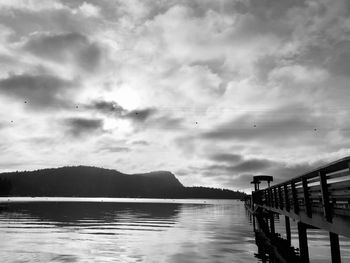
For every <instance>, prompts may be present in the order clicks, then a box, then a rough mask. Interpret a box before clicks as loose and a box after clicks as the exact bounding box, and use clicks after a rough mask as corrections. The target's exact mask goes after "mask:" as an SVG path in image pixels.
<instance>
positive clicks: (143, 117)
mask: <svg viewBox="0 0 350 263" xmlns="http://www.w3.org/2000/svg"><path fill="white" fill-rule="evenodd" d="M83 107H84V108H85V109H88V110H94V111H96V112H100V113H103V114H105V115H109V116H114V117H116V118H121V119H126V120H130V121H132V122H133V123H134V124H135V125H136V127H138V128H146V127H147V128H158V129H165V130H166V129H169V130H176V129H181V128H183V127H182V122H183V119H181V118H176V117H172V116H168V115H162V114H161V113H160V112H159V111H158V110H157V109H155V108H143V109H135V110H127V109H124V108H123V107H122V106H120V105H119V104H118V103H117V102H114V101H105V100H96V101H92V102H91V103H89V104H86V105H84V106H83Z"/></svg>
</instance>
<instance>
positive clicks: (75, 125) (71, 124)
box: [64, 118, 103, 137]
mask: <svg viewBox="0 0 350 263" xmlns="http://www.w3.org/2000/svg"><path fill="white" fill-rule="evenodd" d="M64 125H65V126H66V127H67V129H68V132H69V133H70V134H71V135H72V136H74V137H80V136H82V135H90V134H93V133H100V132H102V131H103V120H102V119H88V118H67V119H65V120H64Z"/></svg>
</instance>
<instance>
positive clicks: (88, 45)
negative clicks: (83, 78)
mask: <svg viewBox="0 0 350 263" xmlns="http://www.w3.org/2000/svg"><path fill="white" fill-rule="evenodd" d="M23 48H24V49H25V50H27V51H29V52H31V53H33V54H35V55H37V56H40V57H44V58H47V59H51V60H54V61H57V62H63V61H68V62H71V59H73V61H74V62H75V63H77V64H78V65H79V66H80V67H82V68H84V69H85V70H88V71H91V70H94V69H95V68H96V67H97V66H98V64H99V62H100V60H101V55H102V51H101V49H100V48H99V47H98V45H97V44H96V43H92V42H91V41H90V40H89V39H88V38H87V37H86V36H84V35H82V34H80V33H74V32H73V33H65V34H54V35H53V34H36V35H34V36H32V37H31V38H30V39H29V40H28V41H27V42H26V43H25V45H24V47H23Z"/></svg>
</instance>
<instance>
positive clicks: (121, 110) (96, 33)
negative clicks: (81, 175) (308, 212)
mask: <svg viewBox="0 0 350 263" xmlns="http://www.w3.org/2000/svg"><path fill="white" fill-rule="evenodd" d="M349 83H350V2H349V1H347V0H309V1H308V0H305V1H303V0H295V1H288V0H284V1H281V0H236V1H234V0H227V1H226V0H221V1H205V0H198V1H187V0H183V1H181V0H174V1H170V0H155V1H154V0H152V1H151V0H149V1H145V0H140V1H137V0H128V1H122V0H119V1H118V0H115V1H111V0H98V1H97V0H96V1H83V0H82V1H80V0H71V1H68V0H67V1H65V0H62V1H46V0H43V1H39V0H32V1H30V0H11V1H10V0H0V138H1V141H0V171H13V170H31V169H38V168H45V167H58V166H63V165H79V164H82V165H94V166H99V167H106V168H113V169H117V170H119V171H122V172H125V173H134V172H146V171H152V170H169V171H172V172H173V173H174V174H175V175H176V176H177V177H178V178H179V179H180V181H181V182H182V183H183V184H185V185H188V186H190V185H203V186H212V187H225V188H231V189H246V188H248V187H250V186H249V182H250V179H251V176H252V175H257V174H270V175H273V176H275V178H276V180H277V181H278V180H284V179H286V178H290V177H292V176H296V175H299V174H300V173H303V172H305V171H308V170H310V169H312V168H314V167H317V166H319V165H321V164H323V163H325V162H329V161H333V160H336V159H338V158H342V157H345V156H347V155H350V148H349V147H350V138H349V135H350V123H349V121H348V120H349V117H350V116H349V115H350V111H349V99H350V87H349Z"/></svg>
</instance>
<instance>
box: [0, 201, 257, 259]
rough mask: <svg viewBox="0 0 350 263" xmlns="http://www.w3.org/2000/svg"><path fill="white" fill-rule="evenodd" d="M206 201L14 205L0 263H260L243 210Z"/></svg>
mask: <svg viewBox="0 0 350 263" xmlns="http://www.w3.org/2000/svg"><path fill="white" fill-rule="evenodd" d="M208 202H209V201H208ZM208 202H207V203H206V204H174V203H100V202H99V203H96V202H95V203H81V202H80V203H76V202H75V203H74V202H73V203H67V202H65V203H62V202H61V203H60V202H45V203H42V202H37V203H22V204H11V205H10V206H9V207H8V208H6V209H5V210H3V211H1V213H0V236H1V239H2V242H1V243H0V258H1V262H174V263H175V262H257V260H256V258H254V251H255V250H256V246H255V241H254V236H253V235H254V233H253V232H252V229H251V226H250V225H249V223H247V218H246V215H245V211H244V207H243V206H242V204H241V203H240V202H238V201H214V202H212V203H211V204H209V203H208Z"/></svg>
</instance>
